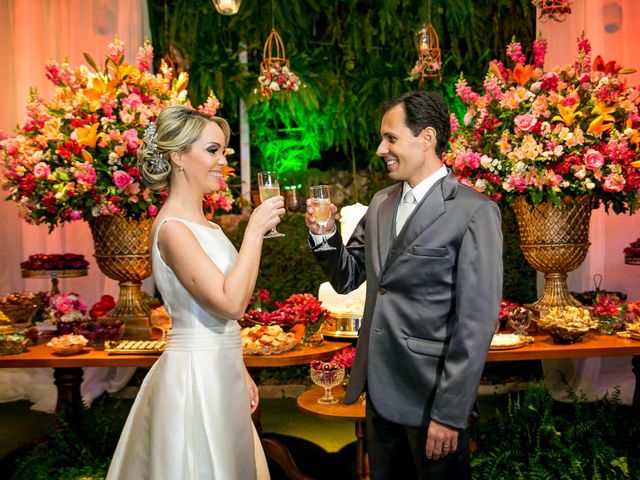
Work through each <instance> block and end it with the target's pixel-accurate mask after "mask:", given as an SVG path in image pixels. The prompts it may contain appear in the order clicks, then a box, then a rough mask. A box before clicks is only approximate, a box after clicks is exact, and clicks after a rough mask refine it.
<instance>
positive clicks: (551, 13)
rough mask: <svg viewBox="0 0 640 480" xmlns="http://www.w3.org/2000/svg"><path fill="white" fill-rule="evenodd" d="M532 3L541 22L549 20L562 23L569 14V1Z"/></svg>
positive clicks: (553, 0) (543, 0) (555, 0)
mask: <svg viewBox="0 0 640 480" xmlns="http://www.w3.org/2000/svg"><path fill="white" fill-rule="evenodd" d="M532 3H533V4H534V5H535V6H536V8H537V9H538V11H539V13H540V14H539V16H538V18H539V19H540V21H541V22H547V21H549V20H555V21H556V22H564V21H565V20H566V19H567V16H568V15H569V14H570V13H571V2H570V1H569V0H533V2H532Z"/></svg>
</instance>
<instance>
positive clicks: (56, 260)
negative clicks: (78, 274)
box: [20, 253, 89, 270]
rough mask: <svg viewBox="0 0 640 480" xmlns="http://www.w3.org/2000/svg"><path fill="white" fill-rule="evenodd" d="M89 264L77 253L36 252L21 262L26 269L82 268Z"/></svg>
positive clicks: (21, 265)
mask: <svg viewBox="0 0 640 480" xmlns="http://www.w3.org/2000/svg"><path fill="white" fill-rule="evenodd" d="M88 266H89V262H88V261H86V260H85V258H84V255H80V254H77V253H36V254H34V255H29V258H28V259H27V260H26V261H24V262H21V263H20V267H21V268H23V269H24V270H82V269H85V268H87V267H88Z"/></svg>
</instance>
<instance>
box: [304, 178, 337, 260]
mask: <svg viewBox="0 0 640 480" xmlns="http://www.w3.org/2000/svg"><path fill="white" fill-rule="evenodd" d="M309 198H310V199H311V208H312V209H313V216H314V217H315V218H316V221H317V222H318V225H320V228H321V229H322V243H321V244H320V246H319V247H318V248H316V252H326V251H329V250H335V248H334V247H332V246H331V245H329V244H328V243H327V235H326V232H325V228H326V227H327V223H329V219H330V218H331V196H330V195H329V186H328V185H314V186H313V187H311V188H310V189H309Z"/></svg>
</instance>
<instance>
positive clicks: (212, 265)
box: [107, 106, 285, 480]
mask: <svg viewBox="0 0 640 480" xmlns="http://www.w3.org/2000/svg"><path fill="white" fill-rule="evenodd" d="M229 135H230V130H229V125H228V124H227V122H226V121H225V120H223V119H221V118H218V117H210V116H208V115H206V114H203V113H200V112H197V111H195V110H193V109H191V108H188V107H185V106H171V107H167V108H166V109H164V110H163V111H162V112H161V113H160V115H159V116H158V119H157V123H151V124H150V126H149V127H148V128H147V130H146V131H145V136H144V144H143V145H142V146H141V147H140V148H139V149H138V164H139V169H140V172H141V175H142V177H143V180H144V181H145V183H146V184H147V185H148V186H149V187H150V188H151V189H153V190H154V191H162V190H165V189H168V191H169V196H168V198H167V200H166V202H165V203H164V205H163V206H162V208H161V209H160V211H159V213H158V216H157V218H156V220H155V222H154V223H153V226H152V232H151V259H152V265H153V276H154V280H155V283H156V286H157V288H158V290H159V291H160V293H161V294H162V298H163V300H164V304H165V307H166V309H167V311H168V312H169V314H170V315H171V317H172V319H173V329H172V330H171V332H170V334H169V339H168V346H167V349H166V351H165V352H164V353H163V354H162V356H161V357H160V358H159V359H158V361H157V362H156V363H155V364H154V366H153V367H152V368H151V369H150V370H149V373H148V374H147V376H146V378H145V380H144V382H143V384H142V386H141V388H140V392H139V393H138V396H137V398H136V400H135V402H134V404H133V407H132V408H131V412H130V413H129V417H128V419H127V422H126V424H125V427H124V429H123V431H122V434H121V436H120V441H119V442H118V446H117V448H116V451H115V454H114V456H113V459H112V462H111V466H110V468H109V473H108V474H107V479H112V480H115V479H118V480H122V479H132V480H133V479H135V480H141V479H150V480H165V479H166V480H176V479H184V480H187V479H194V480H195V479H197V480H203V479H219V480H233V479H237V480H250V479H256V478H258V479H264V478H269V472H268V469H267V465H266V460H265V457H264V453H263V451H262V447H261V444H260V440H259V438H258V437H257V434H256V431H255V428H254V427H253V423H252V421H251V413H252V412H253V411H254V410H255V409H256V408H257V406H258V389H257V387H256V385H255V384H254V382H253V381H252V380H251V377H250V376H249V374H248V372H247V370H246V368H245V366H244V364H243V361H242V348H241V340H240V327H239V325H238V323H237V321H236V320H237V319H239V318H241V317H242V315H243V313H244V311H245V308H246V306H247V303H248V302H249V299H250V297H251V294H252V293H253V290H254V287H255V282H256V277H257V275H258V267H259V264H260V252H261V249H262V241H263V237H264V234H265V233H266V232H268V231H269V230H271V229H272V228H273V227H275V226H276V225H277V224H278V223H279V222H280V217H281V216H282V215H284V212H285V210H284V201H283V198H282V197H281V196H278V197H274V198H271V199H269V200H267V201H265V202H263V203H262V204H261V205H260V206H259V207H257V208H256V209H255V210H254V211H253V213H252V215H251V217H250V219H249V223H248V225H247V228H246V231H245V235H244V239H243V241H242V246H241V247H240V251H239V252H237V251H236V249H235V248H234V247H233V245H232V244H231V242H230V241H229V240H228V239H227V237H226V236H225V235H224V233H223V232H222V230H221V229H220V227H218V226H217V225H215V224H213V223H211V222H209V221H208V220H207V219H206V218H205V216H204V213H203V210H202V201H203V197H204V195H205V194H208V193H211V192H215V191H217V190H219V189H220V188H221V186H222V181H223V180H222V178H223V170H224V167H225V166H226V165H227V160H226V158H225V149H226V146H227V143H228V141H229Z"/></svg>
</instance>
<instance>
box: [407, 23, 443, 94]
mask: <svg viewBox="0 0 640 480" xmlns="http://www.w3.org/2000/svg"><path fill="white" fill-rule="evenodd" d="M415 43H416V48H417V49H418V60H417V61H416V64H415V65H414V67H413V70H411V75H410V78H411V79H412V80H419V81H420V83H419V85H420V86H421V87H422V84H423V83H424V79H425V78H437V79H438V83H439V82H440V81H441V80H442V51H441V50H440V42H439V40H438V34H437V33H436V30H435V28H433V25H432V24H431V23H429V24H423V25H422V27H420V29H419V30H418V31H417V32H416V34H415Z"/></svg>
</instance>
